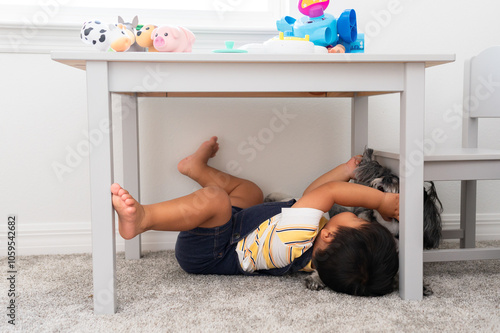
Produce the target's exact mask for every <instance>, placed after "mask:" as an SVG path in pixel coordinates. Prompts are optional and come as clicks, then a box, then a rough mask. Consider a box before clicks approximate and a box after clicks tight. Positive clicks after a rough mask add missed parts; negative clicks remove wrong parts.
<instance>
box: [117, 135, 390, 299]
mask: <svg viewBox="0 0 500 333" xmlns="http://www.w3.org/2000/svg"><path fill="white" fill-rule="evenodd" d="M218 149H219V144H218V143H217V137H212V138H211V139H210V140H208V141H205V142H203V143H202V144H201V145H200V147H199V148H198V150H197V151H196V152H195V153H193V154H192V155H190V156H188V157H186V158H185V159H183V160H182V161H181V162H179V164H178V166H177V168H178V170H179V171H180V172H181V173H182V174H184V175H186V176H188V177H190V178H191V179H193V180H195V181H196V182H198V183H199V184H200V185H201V186H202V187H203V188H202V189H200V190H198V191H195V192H194V193H191V194H189V195H186V196H183V197H180V198H176V199H173V200H168V201H164V202H160V203H156V204H152V205H141V204H140V203H138V202H137V201H136V200H135V199H134V198H133V197H132V196H131V195H130V194H129V193H128V192H127V191H126V190H125V189H123V188H121V187H120V185H118V184H113V185H112V186H111V192H112V195H113V207H114V208H115V210H116V211H117V213H118V218H119V231H120V235H121V236H122V237H123V238H125V239H131V238H133V237H135V236H136V235H138V234H141V233H143V232H145V231H147V230H163V231H180V233H179V236H178V238H177V243H176V248H175V255H176V258H177V261H178V262H179V264H180V266H181V267H182V268H183V269H184V270H185V271H186V272H189V273H196V274H247V275H253V274H259V273H260V274H272V275H283V274H286V273H291V272H296V271H299V270H302V271H312V270H314V269H316V270H317V271H318V273H319V275H320V277H321V279H322V281H323V282H324V283H325V284H326V285H327V286H328V287H330V288H331V289H333V290H335V291H337V292H342V293H347V294H351V295H359V296H380V295H385V294H387V293H390V292H392V290H393V280H394V276H395V274H396V273H397V271H398V255H397V251H396V245H395V241H394V237H393V236H392V235H391V234H390V232H389V231H388V230H387V229H386V228H384V227H383V226H382V225H380V224H378V223H369V222H367V221H365V220H362V219H359V218H358V217H357V216H356V215H354V214H352V213H350V212H346V213H341V214H338V215H335V216H334V217H333V218H331V219H330V220H327V219H326V218H324V217H323V213H324V212H327V211H328V210H329V209H330V208H331V207H332V206H333V204H334V203H337V204H340V205H342V206H359V207H366V208H369V209H376V210H377V211H378V212H379V213H380V214H381V215H382V216H384V217H387V218H396V219H398V218H399V194H394V193H383V192H381V191H378V190H376V189H373V188H370V187H366V186H362V185H358V184H353V183H349V182H348V181H349V180H350V179H351V178H353V177H354V176H353V175H354V169H355V168H356V166H357V164H358V163H359V157H353V158H351V159H350V160H349V161H348V162H347V163H344V164H341V165H339V166H337V167H336V168H334V169H332V170H330V171H329V172H327V173H325V174H324V175H322V176H321V177H319V178H317V179H316V180H315V181H314V182H312V183H311V185H309V187H307V188H306V190H305V191H304V194H303V196H302V197H301V198H300V199H299V200H298V201H295V200H290V201H288V202H272V203H263V195H262V191H261V189H260V188H259V187H258V186H257V185H256V184H254V183H253V182H251V181H249V180H246V179H241V178H237V177H234V176H231V175H229V174H227V173H225V172H222V171H220V170H217V169H215V168H212V167H210V166H208V165H207V163H208V160H209V159H210V158H212V157H214V156H215V154H216V153H217V151H218Z"/></svg>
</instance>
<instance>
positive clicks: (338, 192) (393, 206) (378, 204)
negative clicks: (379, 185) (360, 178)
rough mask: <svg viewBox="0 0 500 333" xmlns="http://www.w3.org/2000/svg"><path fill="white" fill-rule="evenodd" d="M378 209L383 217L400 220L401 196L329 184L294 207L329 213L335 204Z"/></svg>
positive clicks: (333, 183) (348, 184)
mask: <svg viewBox="0 0 500 333" xmlns="http://www.w3.org/2000/svg"><path fill="white" fill-rule="evenodd" d="M335 203H336V204H339V205H342V206H348V207H365V208H368V209H376V210H377V211H378V212H379V213H380V214H381V215H382V216H383V217H391V218H395V219H399V194H396V193H384V192H381V191H379V190H376V189H374V188H371V187H368V186H364V185H359V184H353V183H345V182H328V183H325V184H323V185H321V186H318V187H316V188H315V189H313V190H311V191H309V192H307V193H306V194H305V195H304V196H303V197H302V198H300V199H299V200H298V201H297V202H296V203H295V204H294V205H293V206H292V207H293V208H304V207H306V208H316V209H319V210H322V211H323V212H327V211H329V210H330V208H332V206H333V204H335Z"/></svg>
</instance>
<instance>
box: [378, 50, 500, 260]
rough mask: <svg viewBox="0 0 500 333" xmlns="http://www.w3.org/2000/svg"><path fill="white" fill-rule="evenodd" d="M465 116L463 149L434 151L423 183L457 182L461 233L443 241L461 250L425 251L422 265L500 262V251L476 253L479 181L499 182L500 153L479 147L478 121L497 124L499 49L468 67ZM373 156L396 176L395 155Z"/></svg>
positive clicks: (448, 232) (449, 234) (446, 233)
mask: <svg viewBox="0 0 500 333" xmlns="http://www.w3.org/2000/svg"><path fill="white" fill-rule="evenodd" d="M463 113H464V114H463V117H462V118H463V125H462V148H457V149H445V150H442V149H439V148H438V149H436V150H434V151H432V152H429V154H426V155H425V156H424V180H435V181H441V180H442V181H448V180H460V181H461V208H460V229H458V230H443V238H455V239H457V238H458V239H460V249H446V250H427V251H424V254H423V259H424V261H426V262H429V261H455V260H477V259H500V248H487V249H478V248H475V241H476V183H477V180H492V179H500V149H499V150H494V149H482V148H479V147H478V132H479V130H478V121H479V118H500V46H495V47H491V48H488V49H486V50H484V51H483V52H481V53H480V54H479V55H477V56H475V57H473V58H472V59H470V60H469V61H468V62H466V65H465V78H464V104H463ZM499 148H500V147H499ZM375 155H376V159H377V160H378V161H379V162H380V163H381V164H383V165H385V166H388V167H390V168H391V169H392V170H398V166H399V154H396V153H391V152H387V151H377V150H376V151H375ZM498 200H499V202H500V198H499V199H498Z"/></svg>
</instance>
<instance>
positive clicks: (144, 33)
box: [135, 24, 158, 52]
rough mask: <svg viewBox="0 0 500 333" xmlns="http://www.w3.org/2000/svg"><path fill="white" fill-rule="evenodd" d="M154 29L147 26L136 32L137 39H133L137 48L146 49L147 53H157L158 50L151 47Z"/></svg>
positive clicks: (153, 26)
mask: <svg viewBox="0 0 500 333" xmlns="http://www.w3.org/2000/svg"><path fill="white" fill-rule="evenodd" d="M156 28H158V27H157V26H156V25H152V24H148V25H145V26H143V27H142V28H141V30H139V31H137V34H136V35H137V37H136V38H135V41H136V43H137V44H138V45H139V46H142V47H145V48H147V49H148V52H158V50H157V49H155V47H154V46H153V38H151V35H152V34H153V31H154V30H155V29H156Z"/></svg>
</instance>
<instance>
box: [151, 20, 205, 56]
mask: <svg viewBox="0 0 500 333" xmlns="http://www.w3.org/2000/svg"><path fill="white" fill-rule="evenodd" d="M151 39H152V40H153V46H154V47H155V49H157V50H158V51H160V52H191V50H192V48H193V44H194V41H195V39H196V38H195V37H194V34H193V33H192V32H191V31H189V30H188V29H186V28H183V27H177V26H168V25H164V26H161V27H158V28H156V29H155V30H154V31H153V33H152V34H151Z"/></svg>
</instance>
